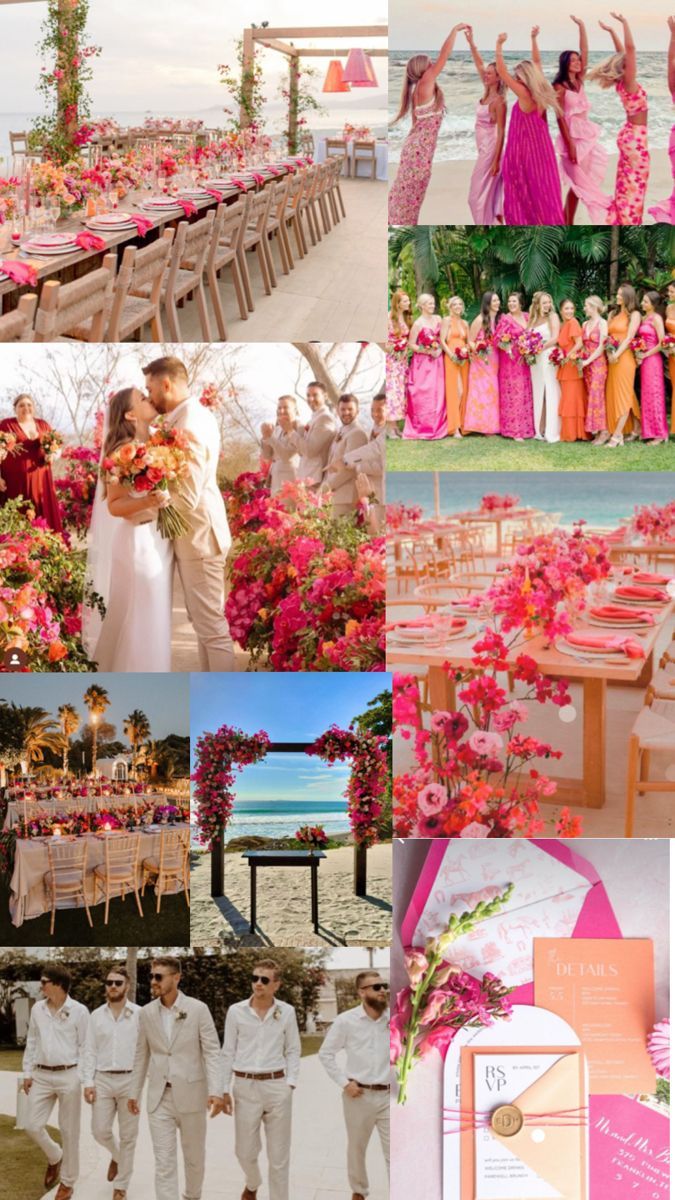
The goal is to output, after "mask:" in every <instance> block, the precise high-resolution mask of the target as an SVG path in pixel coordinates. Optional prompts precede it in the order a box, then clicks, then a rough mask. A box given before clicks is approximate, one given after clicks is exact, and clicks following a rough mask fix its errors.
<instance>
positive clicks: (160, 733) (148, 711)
mask: <svg viewBox="0 0 675 1200" xmlns="http://www.w3.org/2000/svg"><path fill="white" fill-rule="evenodd" d="M91 684H97V685H98V686H99V687H103V688H105V689H106V691H107V693H108V695H109V697H110V701H111V704H110V707H109V708H108V709H106V713H105V717H104V718H103V719H104V720H106V721H109V722H111V723H112V724H113V725H116V726H117V736H116V739H115V740H116V741H120V742H124V741H126V738H125V736H124V729H123V724H124V719H125V717H128V715H129V713H131V712H133V710H134V709H135V708H140V709H141V711H142V712H144V713H145V715H146V717H147V718H148V720H149V722H150V728H151V731H152V737H153V738H154V739H155V740H156V741H159V740H160V739H161V738H164V737H167V736H168V735H169V734H170V733H175V734H177V735H178V736H179V737H187V736H188V734H189V732H190V721H189V677H188V676H187V675H178V674H175V675H161V674H156V675H152V674H149V675H134V674H129V675H121V674H116V675H109V674H106V673H105V672H100V673H97V674H96V675H90V674H79V673H78V672H75V673H74V674H72V675H67V674H53V675H51V674H44V675H10V674H5V675H3V677H2V682H1V683H0V699H1V700H6V701H7V702H8V703H9V702H10V701H12V700H13V701H14V703H15V704H26V705H35V706H36V707H38V706H39V707H41V708H46V709H47V711H48V712H50V713H52V714H53V715H54V718H55V719H56V714H57V709H58V708H59V705H61V704H73V705H74V706H75V708H76V709H77V711H78V712H79V713H80V715H81V716H82V718H83V720H84V719H87V720H88V711H87V707H86V705H85V704H84V702H83V700H82V697H83V695H84V693H85V692H86V690H87V688H88V687H90V686H91Z"/></svg>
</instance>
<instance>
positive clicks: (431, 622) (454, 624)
mask: <svg viewBox="0 0 675 1200" xmlns="http://www.w3.org/2000/svg"><path fill="white" fill-rule="evenodd" d="M442 620H443V617H440V618H439V616H438V615H435V616H428V617H409V618H407V619H405V620H402V621H392V622H391V624H389V625H385V627H384V628H385V631H386V632H390V631H391V630H392V629H431V628H433V627H434V626H435V625H440V623H441V621H442ZM465 625H466V621H464V620H463V619H462V618H461V617H453V618H452V621H451V623H450V628H451V629H463V628H464V626H465Z"/></svg>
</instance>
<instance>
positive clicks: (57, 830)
mask: <svg viewBox="0 0 675 1200" xmlns="http://www.w3.org/2000/svg"><path fill="white" fill-rule="evenodd" d="M52 837H61V826H60V825H54V826H53V827H52Z"/></svg>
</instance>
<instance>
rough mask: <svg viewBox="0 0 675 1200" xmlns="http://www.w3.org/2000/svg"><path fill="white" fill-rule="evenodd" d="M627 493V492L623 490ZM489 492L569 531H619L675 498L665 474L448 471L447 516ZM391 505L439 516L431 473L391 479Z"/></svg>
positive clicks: (394, 474) (443, 491)
mask: <svg viewBox="0 0 675 1200" xmlns="http://www.w3.org/2000/svg"><path fill="white" fill-rule="evenodd" d="M619 489H621V490H619ZM487 492H496V493H497V494H498V495H504V494H507V493H510V494H512V495H516V496H520V499H521V500H522V502H523V504H528V505H532V506H534V507H536V508H541V509H544V510H545V511H546V512H555V513H558V512H559V513H561V517H560V521H561V524H563V525H571V524H572V523H573V522H574V521H576V520H580V519H582V520H585V521H588V522H589V524H591V525H601V526H602V525H606V526H611V525H617V524H618V523H619V522H620V521H622V520H623V519H624V518H625V517H628V516H630V515H631V513H632V511H633V508H634V506H635V505H636V504H664V503H666V501H669V500H672V499H673V497H674V496H675V485H674V484H673V482H672V480H671V479H670V478H669V476H668V475H667V474H665V473H660V472H658V473H653V474H646V473H645V474H642V473H640V472H637V473H635V474H633V473H632V472H631V473H630V474H629V475H621V474H619V475H614V474H611V475H602V474H600V473H591V472H578V473H576V474H575V475H573V476H570V475H566V474H563V473H560V472H548V471H547V472H539V473H536V474H535V473H534V472H533V473H531V474H530V473H527V474H526V473H521V472H509V471H503V472H502V471H500V472H499V473H493V474H491V475H487V474H485V473H484V472H469V471H466V472H459V471H452V472H450V471H445V472H441V476H440V501H441V504H440V508H441V513H442V514H443V515H444V516H447V515H449V514H451V513H453V512H458V511H460V510H462V509H471V508H475V507H477V506H478V505H479V504H480V500H481V497H482V496H484V495H486V493H487ZM387 500H388V502H389V503H390V504H396V503H404V504H414V505H421V507H422V508H423V510H424V513H425V516H433V513H434V491H433V476H432V474H431V473H430V472H412V471H400V472H398V471H391V472H389V474H388V476H387Z"/></svg>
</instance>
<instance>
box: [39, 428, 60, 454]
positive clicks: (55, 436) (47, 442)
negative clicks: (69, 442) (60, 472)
mask: <svg viewBox="0 0 675 1200" xmlns="http://www.w3.org/2000/svg"><path fill="white" fill-rule="evenodd" d="M40 446H41V448H42V453H43V454H44V456H45V458H46V460H47V462H53V461H54V459H55V458H58V456H59V454H60V452H61V447H62V446H63V438H62V436H61V434H60V433H57V432H56V430H55V429H49V430H48V431H47V433H42V434H41V435H40Z"/></svg>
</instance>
